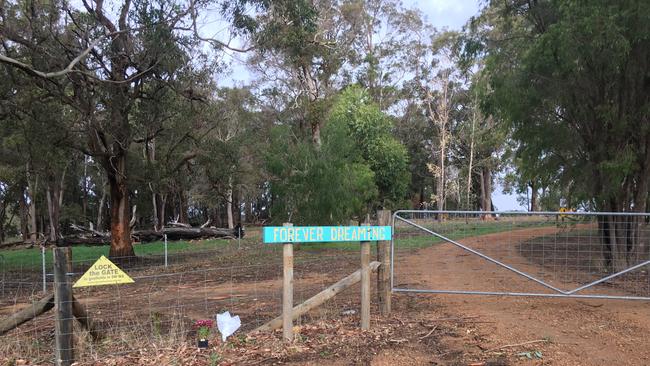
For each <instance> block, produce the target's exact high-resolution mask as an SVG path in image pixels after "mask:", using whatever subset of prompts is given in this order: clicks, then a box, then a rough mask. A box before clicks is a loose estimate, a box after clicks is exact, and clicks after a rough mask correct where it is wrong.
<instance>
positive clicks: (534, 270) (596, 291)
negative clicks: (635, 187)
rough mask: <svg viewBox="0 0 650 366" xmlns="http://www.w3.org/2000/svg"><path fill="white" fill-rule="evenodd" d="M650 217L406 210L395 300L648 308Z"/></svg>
mask: <svg viewBox="0 0 650 366" xmlns="http://www.w3.org/2000/svg"><path fill="white" fill-rule="evenodd" d="M649 221H650V214H646V213H611V212H565V211H564V210H563V212H485V211H416V210H401V211H397V212H395V214H394V215H393V220H392V226H393V241H392V243H391V264H392V265H391V286H392V290H393V292H406V293H431V294H466V295H507V296H539V297H558V298H599V299H627V300H650V275H649V273H648V265H650V225H649Z"/></svg>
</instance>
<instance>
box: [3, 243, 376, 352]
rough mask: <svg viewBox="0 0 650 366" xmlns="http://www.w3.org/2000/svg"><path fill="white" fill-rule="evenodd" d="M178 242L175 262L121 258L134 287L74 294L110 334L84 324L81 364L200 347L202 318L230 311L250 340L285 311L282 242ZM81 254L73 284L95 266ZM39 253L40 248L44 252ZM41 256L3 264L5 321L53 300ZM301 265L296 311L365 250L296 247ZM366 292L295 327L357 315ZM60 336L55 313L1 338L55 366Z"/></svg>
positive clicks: (78, 336) (353, 292)
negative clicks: (182, 246) (196, 245)
mask: <svg viewBox="0 0 650 366" xmlns="http://www.w3.org/2000/svg"><path fill="white" fill-rule="evenodd" d="M173 245H174V244H173V243H171V242H170V243H169V249H170V251H171V252H170V253H169V255H168V256H167V266H165V256H164V254H160V255H158V254H156V255H139V256H138V257H137V258H136V259H132V258H131V259H129V260H126V259H124V260H121V259H119V258H118V259H115V258H112V259H111V260H113V261H114V262H115V263H116V264H117V265H118V266H119V267H120V268H121V269H122V270H123V271H124V272H126V273H127V274H128V275H129V276H130V277H131V278H133V280H134V281H135V283H133V284H126V285H109V286H96V287H84V288H75V289H74V290H73V293H74V297H75V298H76V299H77V300H78V301H79V302H80V303H81V304H83V305H84V306H85V308H86V310H87V312H88V315H89V316H90V318H92V319H93V321H94V322H95V324H96V329H97V331H98V332H99V333H100V334H101V335H102V338H101V340H100V341H94V340H93V339H92V338H91V336H90V334H89V333H88V332H87V331H85V330H83V329H82V328H81V327H80V325H79V324H78V323H77V322H75V350H74V353H75V359H77V360H86V361H87V360H93V359H100V358H102V357H107V356H111V355H123V354H125V353H127V354H128V353H130V352H136V351H138V350H142V349H152V348H164V347H174V346H178V345H179V344H187V345H188V346H196V340H197V336H196V329H195V328H194V327H193V324H194V322H195V321H196V320H199V319H212V320H213V321H214V320H215V316H216V314H218V313H222V312H224V311H229V312H230V313H231V314H232V315H233V316H234V315H238V316H240V318H241V323H242V327H241V329H240V330H239V331H238V333H236V334H235V335H234V336H241V335H243V334H245V333H246V332H247V331H250V330H253V329H255V328H256V327H258V326H261V325H263V324H264V323H266V322H267V321H269V320H271V319H273V318H275V317H277V316H279V315H280V314H281V308H282V288H281V286H282V246H281V245H264V244H262V243H260V242H259V239H257V240H255V239H253V240H244V241H242V243H241V247H240V248H238V243H237V241H225V240H220V241H215V243H214V245H213V246H211V247H210V246H209V247H206V246H205V245H202V246H201V247H200V250H199V249H197V250H192V249H191V248H190V249H188V250H186V251H184V252H173ZM373 247H374V245H373ZM75 249H76V248H75V247H73V248H72V255H73V262H72V274H71V281H72V282H73V283H74V282H75V281H76V280H77V279H78V278H79V277H81V275H83V273H84V272H85V271H86V270H87V269H88V268H90V267H91V266H92V264H93V263H94V262H95V260H96V258H95V259H92V260H88V259H85V260H76V259H74V258H76V257H75ZM34 250H37V251H39V252H40V249H38V248H34ZM373 251H375V249H374V248H373ZM136 252H138V248H137V246H136ZM374 255H375V254H373V257H374ZM46 257H47V258H50V259H51V257H52V252H51V250H47V253H46ZM34 258H36V259H33V260H23V261H20V263H13V264H11V263H4V265H3V262H2V261H0V266H1V268H0V270H1V271H2V272H1V273H2V276H3V281H2V285H0V287H1V288H2V291H3V296H2V298H1V300H0V319H1V318H4V317H7V316H8V315H10V314H12V313H15V312H16V311H18V310H20V309H23V308H25V307H27V306H30V305H32V304H34V303H35V302H37V301H38V300H39V299H41V298H43V297H44V296H45V295H46V294H45V293H43V291H42V263H41V262H40V254H39V256H36V255H35V256H34ZM294 261H295V264H294V304H296V305H297V304H299V303H301V302H303V301H305V300H307V299H308V298H310V297H311V296H313V295H315V294H317V293H318V292H320V291H322V290H323V289H325V288H327V287H328V286H330V285H331V284H333V283H335V282H336V281H338V280H340V279H341V278H342V277H343V276H346V275H348V274H350V273H352V272H354V271H356V270H358V269H359V263H360V253H359V248H358V245H357V246H356V247H355V246H354V245H347V246H346V247H343V248H335V247H322V246H321V247H317V248H315V247H312V246H310V245H308V244H303V245H300V247H299V248H296V249H295V250H294ZM5 262H6V261H5ZM46 272H47V281H48V284H47V292H48V293H51V292H52V289H53V286H52V281H53V278H52V276H50V274H51V273H52V264H51V260H48V261H47V263H46ZM373 291H374V290H373ZM359 293H360V288H359V285H357V286H353V287H352V288H351V289H348V290H347V291H346V292H344V293H343V294H342V295H340V296H337V297H335V298H334V299H332V300H330V301H329V302H328V303H326V304H325V305H323V306H321V307H319V308H317V309H316V310H313V311H311V312H309V313H308V314H306V315H305V316H303V317H302V318H301V319H299V320H298V321H297V322H296V324H298V325H300V324H301V323H305V322H314V321H318V320H325V319H329V318H331V317H333V316H340V315H341V313H350V310H352V312H351V313H354V314H358V308H359ZM373 300H374V299H373ZM374 306H376V304H374ZM54 333H55V332H54V312H52V311H49V312H47V313H45V314H43V315H41V316H38V317H36V318H35V319H33V320H30V321H28V322H26V323H24V324H22V325H21V326H19V327H17V328H16V329H13V330H11V331H10V332H8V333H7V334H5V335H4V336H0V355H5V357H6V359H25V360H29V362H31V363H32V364H46V363H51V362H53V357H54V351H53V350H54V349H55V342H54V339H55V334H54ZM211 338H212V339H215V340H216V339H217V338H218V333H217V331H216V329H213V330H212V335H211ZM1 359H2V358H1V357H0V360H1Z"/></svg>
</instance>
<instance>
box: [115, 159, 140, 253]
mask: <svg viewBox="0 0 650 366" xmlns="http://www.w3.org/2000/svg"><path fill="white" fill-rule="evenodd" d="M111 164H112V165H113V166H114V169H113V174H109V178H108V184H109V186H110V189H111V249H110V251H109V256H110V257H111V258H120V257H133V256H135V252H134V251H133V245H132V243H131V228H130V227H129V222H130V221H131V211H130V207H129V192H128V189H127V185H126V152H123V154H120V155H118V156H117V157H112V158H111Z"/></svg>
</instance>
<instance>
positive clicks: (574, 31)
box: [470, 0, 650, 270]
mask: <svg viewBox="0 0 650 366" xmlns="http://www.w3.org/2000/svg"><path fill="white" fill-rule="evenodd" d="M648 18H650V4H649V3H648V2H647V1H620V2H612V3H608V2H590V3H583V2H578V1H571V0H553V1H537V2H520V1H505V2H502V1H499V2H497V1H494V2H491V3H490V4H489V6H488V7H487V8H486V9H485V10H484V12H483V16H482V17H481V18H480V19H479V20H478V22H477V26H476V27H475V29H476V30H477V34H478V35H479V37H477V41H478V42H476V43H475V44H473V45H472V47H470V50H471V51H475V52H477V53H483V54H485V55H486V71H487V73H488V75H489V78H490V88H491V90H492V91H493V92H492V93H491V94H490V95H489V98H488V99H487V100H486V104H487V105H488V106H490V107H491V109H492V110H493V111H494V112H495V113H496V114H498V115H499V116H500V117H502V118H503V119H505V120H506V121H508V122H509V124H510V126H511V128H512V131H513V138H514V139H515V140H516V141H518V142H520V144H519V149H518V156H519V157H520V158H521V159H522V164H524V165H525V166H530V167H532V166H534V165H535V164H539V165H541V166H543V167H545V169H548V170H549V171H550V172H553V173H554V174H555V175H557V177H558V179H560V180H563V181H565V182H572V183H573V184H574V186H575V189H576V190H577V191H581V192H584V193H585V195H584V196H585V197H587V200H588V201H587V203H589V201H590V202H591V203H592V205H593V206H595V208H597V209H600V210H603V211H631V212H645V211H646V210H647V207H648V191H649V189H648V185H649V184H650V120H649V118H650V117H649V115H650V114H649V113H648V110H649V106H650V83H648V78H647V75H648V72H650V71H649V67H650V64H649V63H648V60H649V59H650V56H649V52H650V23H648V21H647V19H648ZM600 227H601V230H602V238H603V242H604V244H605V247H606V248H607V249H606V251H605V253H604V255H605V260H606V262H607V263H608V264H609V267H610V268H611V269H613V270H620V269H623V268H626V267H627V266H628V265H630V264H632V263H633V262H634V261H635V258H638V256H639V255H641V254H644V255H645V254H647V253H646V252H645V251H647V249H644V245H643V244H642V243H641V241H639V239H638V238H639V228H640V223H639V222H637V221H634V220H632V221H630V220H629V219H628V218H625V219H621V218H617V217H608V218H604V219H603V220H601V222H600Z"/></svg>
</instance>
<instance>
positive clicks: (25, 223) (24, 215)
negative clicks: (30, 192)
mask: <svg viewBox="0 0 650 366" xmlns="http://www.w3.org/2000/svg"><path fill="white" fill-rule="evenodd" d="M28 207H29V205H28V204H27V191H26V190H25V189H24V188H22V189H21V192H20V200H19V201H18V211H19V214H20V236H21V238H22V239H23V241H27V240H28V237H29V212H28V211H29V209H28ZM3 223H4V220H2V221H0V226H4V225H2V224H3Z"/></svg>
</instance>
